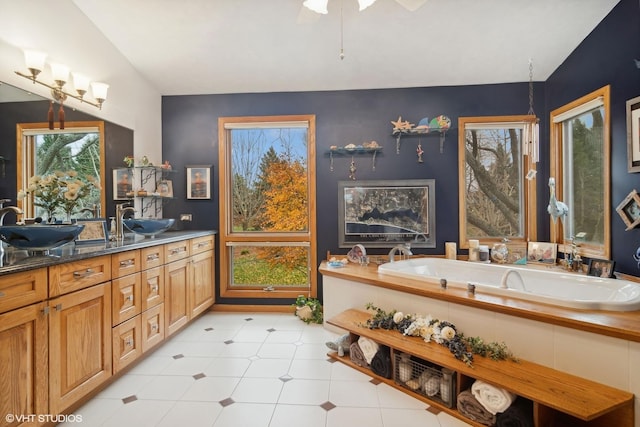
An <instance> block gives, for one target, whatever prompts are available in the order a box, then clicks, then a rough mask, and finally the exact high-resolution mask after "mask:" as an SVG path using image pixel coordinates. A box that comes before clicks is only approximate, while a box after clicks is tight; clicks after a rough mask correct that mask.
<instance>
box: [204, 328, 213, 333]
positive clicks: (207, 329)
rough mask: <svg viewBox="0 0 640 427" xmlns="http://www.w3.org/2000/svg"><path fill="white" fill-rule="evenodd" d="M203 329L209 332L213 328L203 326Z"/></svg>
mask: <svg viewBox="0 0 640 427" xmlns="http://www.w3.org/2000/svg"><path fill="white" fill-rule="evenodd" d="M204 330H205V331H207V332H211V331H213V328H204Z"/></svg>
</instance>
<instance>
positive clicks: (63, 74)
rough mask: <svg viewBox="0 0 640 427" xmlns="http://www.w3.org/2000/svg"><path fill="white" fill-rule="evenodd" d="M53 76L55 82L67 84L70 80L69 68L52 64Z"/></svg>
mask: <svg viewBox="0 0 640 427" xmlns="http://www.w3.org/2000/svg"><path fill="white" fill-rule="evenodd" d="M51 75H52V76H53V80H55V81H61V82H65V83H66V81H67V79H68V78H69V67H67V66H66V65H64V64H59V63H56V62H52V63H51Z"/></svg>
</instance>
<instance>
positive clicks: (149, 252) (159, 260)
mask: <svg viewBox="0 0 640 427" xmlns="http://www.w3.org/2000/svg"><path fill="white" fill-rule="evenodd" d="M140 262H141V263H142V269H143V270H147V269H149V268H153V267H159V266H161V265H162V264H164V246H163V245H158V246H152V247H150V248H144V249H140Z"/></svg>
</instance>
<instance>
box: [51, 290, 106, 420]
mask: <svg viewBox="0 0 640 427" xmlns="http://www.w3.org/2000/svg"><path fill="white" fill-rule="evenodd" d="M49 307H50V316H49V367H50V369H49V413H51V414H58V413H61V412H63V411H64V410H65V409H66V408H68V407H69V406H71V405H72V404H74V403H75V402H77V401H78V400H80V399H81V398H82V397H84V396H86V395H87V393H89V392H90V391H92V390H94V389H95V388H96V387H97V386H98V385H100V384H102V383H104V382H105V381H106V380H107V379H109V377H110V376H111V283H110V282H107V283H102V284H99V285H95V286H92V287H90V288H87V289H83V290H80V291H76V292H73V293H70V294H68V295H64V296H61V297H59V298H55V299H53V300H51V301H49Z"/></svg>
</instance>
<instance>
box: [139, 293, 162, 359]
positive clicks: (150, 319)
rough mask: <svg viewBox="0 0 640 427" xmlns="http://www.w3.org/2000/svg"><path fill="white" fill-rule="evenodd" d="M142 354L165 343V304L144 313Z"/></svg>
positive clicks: (142, 316)
mask: <svg viewBox="0 0 640 427" xmlns="http://www.w3.org/2000/svg"><path fill="white" fill-rule="evenodd" d="M140 317H141V318H142V352H143V353H145V352H147V351H149V350H150V349H152V348H153V347H155V346H156V345H158V344H160V343H161V342H162V341H164V335H165V334H164V304H158V305H156V306H155V307H153V308H150V309H149V310H147V311H145V312H143V313H142V314H141V315H140Z"/></svg>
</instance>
